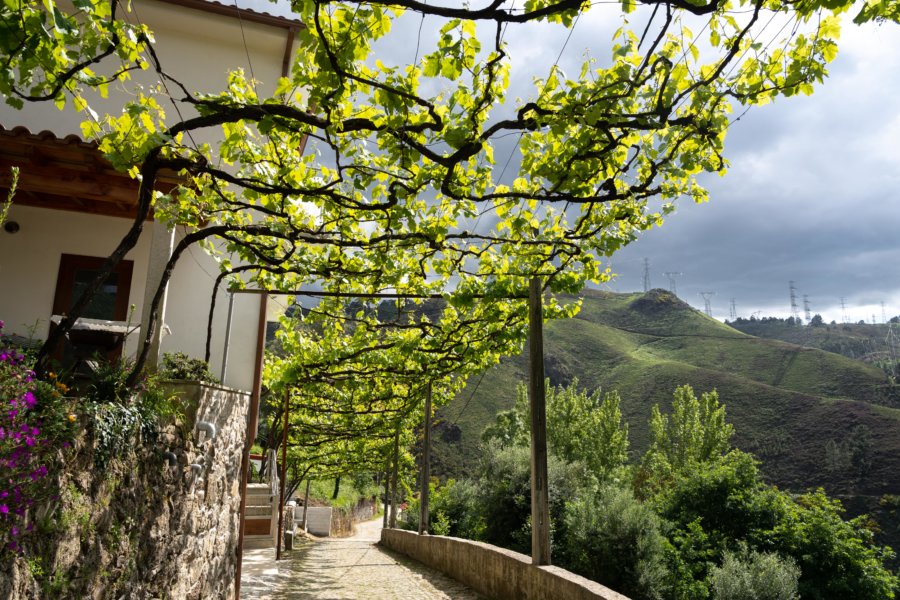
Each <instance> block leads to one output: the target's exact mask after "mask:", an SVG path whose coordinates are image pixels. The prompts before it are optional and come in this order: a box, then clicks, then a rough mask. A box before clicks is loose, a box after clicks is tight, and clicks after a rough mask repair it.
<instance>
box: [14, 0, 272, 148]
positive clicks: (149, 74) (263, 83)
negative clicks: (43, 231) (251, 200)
mask: <svg viewBox="0 0 900 600" xmlns="http://www.w3.org/2000/svg"><path fill="white" fill-rule="evenodd" d="M133 4H134V10H133V11H132V12H131V13H130V14H128V15H126V18H127V19H128V20H130V21H135V22H136V21H137V20H138V19H139V20H140V22H142V23H146V24H147V25H148V26H149V27H150V29H151V30H152V31H153V33H154V37H155V40H156V43H155V44H154V47H155V49H156V52H157V55H158V56H159V59H160V62H161V63H162V65H163V68H164V69H165V71H166V72H167V73H169V74H170V75H172V76H173V77H174V78H175V79H177V80H178V81H180V82H181V83H183V84H184V85H185V87H186V88H187V89H188V90H190V91H191V92H202V93H214V92H220V91H222V90H223V89H225V87H226V85H227V82H228V73H229V72H230V71H233V70H235V69H239V68H240V69H244V71H245V73H246V74H247V76H248V77H249V76H250V73H251V72H252V73H253V75H254V76H255V78H256V79H257V80H258V81H259V82H260V83H259V86H258V92H259V94H260V95H263V96H265V95H267V94H270V93H271V92H272V90H274V89H275V86H276V85H277V83H278V79H279V77H281V65H282V61H283V59H284V50H285V45H286V42H287V35H288V31H287V30H286V29H282V28H279V27H272V26H269V25H264V24H260V23H254V22H251V21H238V19H235V18H233V17H227V16H224V15H217V14H211V13H207V12H203V11H199V10H193V9H190V8H184V7H181V6H177V5H172V4H165V3H162V2H155V1H154V0H140V1H138V2H134V3H133ZM245 41H246V46H245V43H244V42H245ZM104 65H105V68H106V69H107V70H113V69H114V67H115V62H114V61H109V62H108V63H102V64H101V67H100V69H98V70H100V71H103V70H104ZM131 77H132V80H131V81H125V82H124V83H116V84H112V85H111V86H110V90H109V98H106V99H104V98H101V97H100V96H99V94H93V95H88V96H87V97H88V99H89V102H90V104H91V106H92V108H93V109H94V110H95V111H96V112H97V113H99V114H101V115H102V114H104V113H109V114H113V115H119V114H121V113H122V106H123V104H124V102H125V101H127V100H131V99H133V96H134V93H135V92H134V88H135V84H136V83H139V84H141V85H144V86H146V88H147V89H148V90H150V89H152V88H153V86H154V85H155V84H156V82H157V80H158V78H157V75H156V73H155V72H154V71H153V70H152V69H148V70H145V71H135V72H133V73H132V75H131ZM168 88H169V91H170V92H171V93H172V95H173V96H174V97H176V98H180V97H181V95H182V94H181V92H180V90H179V89H178V88H177V86H176V85H174V84H172V83H171V82H170V83H168ZM124 90H128V92H127V94H125V93H123V91H124ZM163 94H164V92H163ZM160 104H161V105H162V107H163V109H164V110H165V111H166V113H167V114H168V113H174V108H173V106H172V104H171V103H170V102H169V101H168V98H167V96H165V95H162V96H161V97H160ZM181 110H182V116H184V117H185V118H189V117H190V116H192V114H195V113H192V111H191V110H190V109H189V108H185V107H182V108H181ZM174 117H176V115H175V114H172V115H171V117H170V120H172V119H173V118H174ZM85 118H86V116H84V115H82V114H80V113H78V112H76V111H74V110H73V109H71V107H70V106H69V107H67V108H66V110H64V111H60V110H58V109H56V108H55V106H54V105H53V103H51V102H39V103H32V104H28V103H26V105H25V108H23V109H22V110H21V111H19V110H16V109H14V108H12V107H10V106H8V105H6V104H5V103H0V124H2V125H3V126H4V127H6V128H7V129H11V128H13V127H14V126H16V125H24V126H26V127H28V129H30V130H31V131H32V132H34V133H36V132H38V131H42V130H45V129H47V130H50V131H52V132H54V133H55V134H56V135H57V136H58V137H65V136H66V135H70V134H75V135H79V136H80V135H81V122H82V121H83V120H85ZM218 138H219V135H218V131H217V130H214V129H211V130H209V131H207V132H199V133H195V134H194V140H195V141H196V142H197V143H203V142H207V143H214V142H215V140H217V139H218ZM186 141H188V140H186Z"/></svg>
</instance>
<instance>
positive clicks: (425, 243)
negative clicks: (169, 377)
mask: <svg viewBox="0 0 900 600" xmlns="http://www.w3.org/2000/svg"><path fill="white" fill-rule="evenodd" d="M648 4H650V5H652V6H653V7H654V10H653V15H652V16H650V17H649V23H648V24H647V25H646V30H645V31H641V30H639V29H638V30H632V29H631V27H630V26H626V27H623V28H622V29H620V30H619V31H618V32H617V33H616V35H615V37H614V39H613V41H612V43H611V48H610V49H609V53H610V55H611V57H612V63H611V64H610V65H609V66H608V67H598V66H597V64H594V63H593V62H592V61H587V62H585V64H584V66H583V69H582V72H581V73H580V75H579V76H578V77H577V78H574V79H569V78H566V77H565V76H564V74H563V73H561V72H560V71H559V70H557V69H553V70H552V72H551V73H549V74H548V75H547V76H546V77H545V78H543V79H541V80H540V81H538V82H537V84H536V88H535V91H534V94H533V97H532V98H531V99H529V100H526V101H522V102H521V103H518V104H517V105H516V106H515V107H514V108H512V109H511V110H510V109H507V110H506V111H505V112H504V111H502V110H500V109H498V108H497V107H502V106H503V103H504V101H505V93H506V89H507V85H508V78H509V75H510V73H509V69H510V60H509V58H510V57H509V56H508V55H507V48H506V46H505V44H504V42H503V30H504V28H505V27H506V26H507V25H510V26H515V24H517V23H525V22H532V21H544V22H547V23H548V24H549V25H550V26H557V27H572V26H573V24H574V23H575V21H576V20H577V18H578V17H579V15H581V14H582V13H584V12H586V11H587V10H589V9H590V5H589V4H587V3H582V2H573V1H571V0H562V1H558V2H552V1H539V2H533V3H529V4H527V5H526V6H525V7H524V9H523V8H521V7H520V8H518V9H516V8H515V7H513V6H511V5H506V4H505V3H493V4H491V5H489V6H486V7H482V8H479V7H460V8H454V7H442V6H430V5H428V4H425V3H420V2H417V1H415V0H407V1H401V2H399V3H396V2H391V3H382V2H380V1H378V0H375V1H369V0H359V1H349V2H344V3H340V2H321V1H315V2H314V1H312V0H304V1H302V2H297V3H294V5H293V9H294V12H295V15H296V17H297V18H298V19H300V20H302V21H303V22H304V23H305V25H306V27H305V29H303V30H302V31H301V33H300V40H299V44H298V45H297V49H296V54H295V61H294V67H293V70H292V72H291V73H290V75H289V76H288V77H285V78H284V79H282V80H281V81H280V82H279V85H278V86H277V91H276V93H275V95H274V96H272V97H270V98H261V97H259V96H257V94H256V93H255V91H254V85H253V82H252V81H251V80H250V79H248V78H247V77H246V75H245V74H243V73H242V72H239V71H238V72H234V73H232V75H231V78H230V82H229V85H228V88H227V89H225V90H222V91H221V93H218V94H210V95H200V94H196V93H194V92H192V91H191V90H190V85H189V83H185V82H178V81H174V80H173V79H172V78H171V77H170V76H169V75H168V74H167V73H166V65H164V64H161V63H160V61H159V59H158V58H157V55H156V54H155V53H154V52H153V46H152V43H151V40H152V32H150V31H148V30H147V29H146V27H143V26H138V25H129V24H127V23H126V22H125V21H124V20H121V19H119V18H118V17H119V16H120V15H119V14H118V12H119V11H120V10H121V9H120V8H119V5H118V4H117V3H115V2H111V3H109V4H107V3H104V2H102V1H100V0H84V1H83V2H78V3H76V8H75V10H74V11H73V12H72V13H67V12H64V11H63V10H61V9H59V8H57V7H55V6H52V5H50V7H49V8H48V7H47V5H44V4H37V3H34V4H32V3H24V2H23V3H7V4H5V5H4V6H3V7H2V8H0V22H2V24H3V27H4V32H5V35H4V36H3V38H4V42H3V45H2V50H3V52H4V56H5V57H6V65H5V66H6V68H5V69H4V70H3V71H2V73H0V93H3V94H4V95H5V96H6V99H7V102H9V103H10V104H12V105H14V106H22V104H23V102H26V101H28V102H37V101H53V102H56V103H57V104H59V105H60V106H63V105H65V104H67V103H71V104H72V105H73V106H74V107H75V108H76V109H79V110H83V111H85V112H86V114H89V111H90V107H89V106H88V100H87V98H88V96H87V94H86V93H85V91H86V90H87V89H90V88H96V89H100V90H101V91H102V90H104V89H105V88H106V87H107V86H108V85H109V83H110V81H120V82H121V81H125V78H126V77H127V75H128V73H129V71H131V70H134V69H138V68H151V69H154V70H156V71H157V72H158V73H159V76H160V78H161V79H162V80H164V81H166V83H167V84H168V85H167V87H168V88H170V89H172V90H175V92H174V93H175V96H174V97H173V98H172V100H173V101H174V102H175V103H176V104H177V105H178V106H179V111H178V113H179V115H184V117H181V116H177V117H175V118H172V117H171V115H167V114H166V113H165V112H164V111H163V109H162V105H163V102H162V100H163V98H161V97H159V96H158V95H154V94H153V93H147V94H143V95H135V97H134V98H133V99H132V100H131V101H129V102H128V103H127V104H126V105H125V106H124V111H123V112H122V113H121V114H115V115H113V114H110V115H98V118H97V119H95V120H94V119H89V120H87V121H85V124H84V134H85V136H87V137H89V138H92V139H96V140H97V141H98V142H99V143H100V147H101V148H102V149H103V150H104V151H105V152H106V154H107V156H108V158H109V159H110V160H111V161H112V162H113V164H115V165H117V166H119V167H121V168H122V169H128V170H131V172H133V173H134V174H136V175H137V174H139V175H140V177H141V191H140V193H139V209H138V214H137V215H136V219H135V222H134V225H133V227H132V229H131V231H130V232H129V233H128V234H127V235H126V236H125V237H124V238H123V240H122V242H121V244H120V245H119V247H118V248H117V249H116V250H115V251H114V252H113V253H112V254H111V257H110V261H109V263H108V265H107V269H106V270H109V269H111V268H112V266H113V265H114V264H115V263H117V262H118V261H119V260H121V258H122V257H123V256H124V254H125V252H127V251H128V250H129V249H130V248H132V247H133V246H134V244H135V243H136V242H137V239H138V238H139V236H140V234H141V229H142V223H143V221H144V219H145V217H146V215H147V214H148V212H149V210H150V209H151V208H152V209H153V210H154V211H155V215H156V218H158V219H162V220H164V221H167V222H169V223H173V224H179V225H186V226H189V227H194V226H197V225H198V224H200V223H208V224H209V226H208V227H206V228H204V229H202V230H197V231H196V232H194V233H192V234H190V235H189V236H188V237H187V238H185V240H184V241H183V242H182V243H180V244H179V246H178V247H177V248H176V249H175V252H174V253H173V255H172V259H171V261H170V262H171V264H172V265H173V266H174V263H176V262H177V261H178V260H179V259H180V257H181V256H182V255H183V254H184V252H185V251H186V249H187V248H189V247H190V246H192V245H196V244H204V245H206V246H207V247H209V242H211V241H213V240H220V241H222V242H224V244H225V246H226V250H227V251H228V252H230V253H233V254H234V255H236V257H237V258H238V259H240V261H243V262H244V263H245V264H244V265H242V266H241V267H240V269H241V271H240V272H242V273H243V274H244V275H245V276H250V277H252V278H253V279H254V282H255V283H257V284H259V285H261V287H266V288H273V287H274V288H281V289H290V288H292V287H295V286H297V285H298V284H300V283H303V282H310V281H316V282H319V283H321V284H322V285H323V286H324V287H325V288H326V289H338V288H339V289H341V290H342V291H344V292H353V291H362V290H365V291H369V292H371V291H376V290H384V289H387V288H395V289H401V290H402V291H404V292H410V293H414V292H418V293H423V292H431V291H438V292H442V291H443V292H448V293H449V289H450V288H449V287H448V282H450V281H452V282H453V284H454V285H455V286H456V287H455V288H454V294H455V295H457V296H459V297H460V298H470V297H471V296H472V295H473V294H482V293H487V294H493V295H495V296H496V297H500V296H503V295H505V294H506V295H508V294H509V293H510V292H512V291H514V290H521V289H523V285H522V282H523V278H527V277H528V276H530V275H532V274H541V275H543V276H545V277H547V278H548V280H549V283H548V286H549V287H550V288H551V289H553V290H554V291H577V290H578V289H580V287H581V286H582V285H583V283H584V282H585V281H588V280H600V279H603V278H605V276H606V275H605V273H604V270H603V268H602V266H601V263H600V259H601V257H603V256H606V255H609V254H611V253H612V252H614V251H615V250H616V249H618V248H619V247H621V246H622V245H623V244H626V243H628V242H629V241H631V240H632V239H634V237H635V236H636V235H637V233H638V232H640V231H642V230H644V229H647V228H649V227H652V226H653V225H656V224H658V223H660V222H661V218H662V216H663V215H664V214H666V213H667V212H669V211H670V210H671V209H672V204H671V202H672V201H673V200H675V199H676V198H679V197H682V196H686V197H690V198H692V199H694V200H696V201H701V200H705V199H706V192H705V191H704V190H703V189H702V188H701V187H700V186H699V185H698V184H697V183H696V181H695V176H696V175H697V174H699V173H701V172H703V171H712V172H724V169H725V167H726V161H725V159H724V156H723V154H722V150H723V139H724V136H725V134H726V132H727V129H728V126H729V123H730V119H729V117H728V114H729V113H730V112H731V110H732V108H733V107H732V102H733V101H736V102H742V103H747V104H762V103H766V102H769V101H771V100H772V99H774V98H775V97H777V96H790V95H794V94H798V93H810V92H811V91H812V85H813V84H814V83H817V82H820V81H821V80H822V79H823V77H824V76H825V73H826V71H825V66H824V65H825V64H826V63H827V62H828V61H829V60H831V59H832V58H833V57H834V55H835V53H836V48H837V46H836V44H835V42H834V39H835V38H836V36H837V34H838V32H839V26H838V22H837V18H836V16H835V15H836V13H838V12H841V11H843V10H845V9H846V8H847V6H849V3H845V2H835V3H828V5H827V6H826V7H823V6H822V5H819V4H818V3H816V2H810V3H804V4H801V5H783V4H780V3H776V2H773V1H771V0H743V1H742V2H740V3H738V5H737V6H732V5H730V4H728V3H724V2H719V1H718V0H716V1H712V2H710V3H708V4H703V3H700V4H696V3H689V2H682V1H681V0H671V1H669V2H662V1H657V0H654V1H652V2H649V3H648ZM404 9H406V10H410V11H414V12H417V13H421V14H423V15H431V16H434V17H436V18H440V19H442V21H443V23H444V25H443V27H442V29H441V35H440V37H439V39H438V41H437V44H436V46H435V47H433V48H423V50H422V52H420V53H419V57H420V58H418V60H417V61H416V62H415V63H414V64H399V65H389V64H384V63H383V62H382V61H381V60H375V58H376V57H375V56H374V52H375V51H374V44H375V43H376V42H377V41H379V40H381V39H382V38H385V37H387V36H389V35H390V33H391V28H392V24H393V23H394V21H395V20H396V19H398V18H400V15H401V13H402V12H403V11H404ZM660 9H662V10H660ZM623 10H624V11H625V12H626V13H627V12H632V11H634V10H636V5H635V4H633V3H630V2H625V3H623ZM735 10H736V11H738V12H740V13H741V14H746V16H745V17H740V18H736V17H735V16H734V15H733V14H732V11H735ZM764 11H775V12H779V11H783V12H785V13H786V15H788V16H790V17H794V18H796V19H797V20H798V27H797V28H790V33H789V34H788V35H787V38H786V39H785V40H784V43H782V42H781V41H779V40H775V39H772V40H769V39H768V38H766V37H763V35H764V33H763V31H764V29H765V27H764V24H763V23H762V19H761V18H760V16H761V14H762V13H763V12H764ZM883 13H884V11H881V12H878V14H873V15H871V16H865V18H880V17H882V16H883ZM694 17H702V18H703V19H708V24H707V26H706V27H705V28H704V29H708V30H709V32H710V37H709V40H708V41H709V51H708V52H707V51H704V52H703V53H701V52H699V50H698V47H697V45H695V42H694V40H693V34H692V33H691V31H690V29H689V24H690V21H691V20H692V19H693V18H694ZM48 22H52V23H53V27H47V26H46V24H47V23H48ZM476 23H484V24H485V25H486V26H489V27H490V28H492V29H493V36H492V38H490V39H489V40H485V41H484V42H483V41H482V40H480V39H479V38H478V37H477V33H478V32H477V27H476ZM639 33H640V34H639ZM751 50H752V52H751ZM603 54H606V51H604V52H603ZM145 57H146V58H145ZM426 82H427V83H428V85H426ZM432 84H436V85H432ZM443 86H446V89H447V91H446V93H443V92H442V93H437V94H428V93H426V90H431V89H434V88H435V87H438V88H439V87H443ZM298 90H306V91H307V94H306V95H301V94H300V93H299V92H298ZM211 127H214V128H220V129H221V132H222V139H223V140H224V141H223V143H222V144H221V145H220V146H219V147H218V148H217V149H216V150H215V151H214V150H212V149H210V148H208V147H194V146H193V145H192V144H191V143H190V134H191V133H192V132H194V131H197V130H200V129H206V128H211ZM511 134H512V135H518V136H520V144H519V146H518V148H519V152H520V154H521V161H520V166H519V170H518V173H517V176H515V177H510V178H509V179H506V178H503V177H501V173H500V172H499V171H498V170H497V168H496V167H495V160H494V156H493V146H492V143H493V141H494V140H496V139H497V138H499V137H501V136H508V135H511ZM307 139H310V140H312V145H313V146H315V147H316V148H317V149H318V150H321V151H326V152H328V153H329V155H331V156H332V157H334V161H333V162H331V163H325V162H322V163H316V162H315V161H314V160H313V159H312V155H302V154H300V153H299V152H296V151H290V150H287V149H289V148H300V147H303V145H304V141H305V140H307ZM370 148H375V149H377V150H375V151H372V150H370ZM223 163H224V164H235V165H236V168H235V169H234V170H230V171H226V170H223V169H220V168H219V167H218V166H217V165H219V164H223ZM561 166H562V167H563V168H560V167H561ZM164 168H168V169H173V170H176V171H180V172H181V173H183V174H184V175H185V176H186V177H188V178H189V180H190V183H189V184H188V185H185V186H182V187H181V188H179V189H178V190H177V193H175V194H171V195H163V196H157V195H156V194H154V193H153V191H152V190H153V184H154V182H155V180H156V178H157V176H158V174H159V172H160V170H161V169H164ZM295 199H301V200H303V201H304V202H306V203H308V204H307V205H305V206H304V205H303V204H301V203H298V202H294V201H292V200H295ZM651 200H654V201H656V200H658V201H659V205H658V207H654V206H656V205H655V204H654V205H651V204H650V201H651ZM310 204H311V205H312V208H310V207H309V205H310ZM247 209H252V211H250V210H247ZM483 213H490V214H491V215H492V217H493V219H492V220H493V222H494V226H493V227H491V228H489V229H487V230H473V229H472V228H470V226H469V225H468V224H467V223H468V221H469V220H470V219H473V218H474V217H476V216H477V215H479V214H483ZM237 262H238V261H236V260H226V261H223V272H225V273H229V274H233V273H235V270H234V268H235V267H234V266H233V265H236V264H237ZM170 271H171V270H170V269H169V270H167V273H169V272H170ZM104 276H105V273H104V274H101V275H100V276H98V279H97V283H96V285H94V286H89V287H88V289H87V290H86V292H85V298H83V299H82V300H81V301H78V302H76V305H75V307H74V308H73V310H72V311H71V314H70V315H69V318H68V319H67V320H65V321H64V322H63V323H62V324H61V326H60V327H59V328H57V329H56V330H55V331H54V333H53V338H58V336H61V335H64V333H65V332H66V331H67V329H68V328H69V327H70V326H71V323H72V320H73V318H74V317H77V316H78V313H79V310H80V309H81V308H82V307H83V306H84V305H86V302H87V300H88V299H89V298H87V297H88V296H90V295H91V294H92V293H93V292H94V291H95V290H96V288H97V287H98V286H99V285H100V283H101V282H102V281H103V277H104ZM167 278H168V277H164V281H163V282H162V283H163V284H164V283H166V280H167ZM232 284H233V285H238V283H237V281H236V280H232ZM158 296H159V297H161V292H160V294H158ZM151 330H152V328H151ZM151 333H152V331H148V332H147V334H148V336H147V337H148V339H149V334H151ZM51 342H52V343H55V339H51V340H48V347H50V346H51ZM139 363H140V360H139Z"/></svg>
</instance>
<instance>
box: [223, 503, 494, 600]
mask: <svg viewBox="0 0 900 600" xmlns="http://www.w3.org/2000/svg"><path fill="white" fill-rule="evenodd" d="M380 537H381V520H380V519H378V520H374V521H368V522H366V523H362V524H360V525H359V526H358V528H357V532H356V534H355V535H354V536H353V537H349V538H329V539H322V540H315V541H312V540H306V541H303V542H302V546H300V547H299V548H296V547H295V549H294V550H292V551H291V552H288V553H286V558H284V559H283V560H281V561H279V562H277V563H276V562H275V560H274V558H275V551H274V550H271V549H269V550H248V551H247V552H245V565H247V563H248V562H250V563H252V564H253V567H252V568H246V566H245V572H244V576H243V577H242V578H241V598H242V599H246V600H256V599H260V600H264V599H265V600H313V599H315V600H353V599H358V598H367V599H368V598H371V599H378V600H381V599H385V600H390V599H394V600H437V599H441V600H479V599H481V596H478V595H477V594H476V593H475V592H473V591H472V590H470V589H469V588H467V587H466V586H464V585H463V584H461V583H459V582H457V581H456V580H454V579H451V578H449V577H447V576H445V575H443V574H442V573H439V572H438V571H434V570H433V569H429V568H428V567H425V566H424V565H422V564H420V563H418V562H416V561H413V560H411V559H408V558H406V557H404V556H402V555H399V554H396V553H394V552H391V551H389V550H386V549H384V548H381V547H380V546H378V545H376V542H377V541H378V540H379V539H380ZM269 554H270V555H271V557H270V558H269V556H268V555H269Z"/></svg>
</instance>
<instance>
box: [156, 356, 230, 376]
mask: <svg viewBox="0 0 900 600" xmlns="http://www.w3.org/2000/svg"><path fill="white" fill-rule="evenodd" d="M159 376H160V377H161V378H162V379H175V380H178V381H202V382H206V383H219V379H218V378H217V377H216V376H215V375H213V374H212V372H210V370H209V364H208V363H207V362H206V361H205V360H200V359H199V358H191V357H190V356H188V355H187V354H185V353H183V352H174V353H170V352H166V353H165V354H163V364H162V369H160V371H159Z"/></svg>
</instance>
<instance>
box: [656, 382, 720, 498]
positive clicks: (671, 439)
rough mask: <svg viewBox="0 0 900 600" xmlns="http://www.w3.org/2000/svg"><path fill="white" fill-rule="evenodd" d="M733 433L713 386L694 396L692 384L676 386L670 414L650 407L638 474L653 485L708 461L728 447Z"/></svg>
mask: <svg viewBox="0 0 900 600" xmlns="http://www.w3.org/2000/svg"><path fill="white" fill-rule="evenodd" d="M733 433H734V427H733V426H732V425H731V424H730V423H726V422H725V406H724V405H720V404H719V394H718V393H716V391H715V390H713V391H711V392H704V393H702V394H701V395H700V398H699V399H697V397H696V396H695V395H694V390H693V388H691V386H689V385H684V386H681V387H679V388H677V389H676V390H675V394H674V396H673V400H672V413H671V415H664V414H662V413H661V412H660V410H659V406H654V407H653V412H652V415H651V417H650V445H649V447H648V448H647V452H646V453H645V454H644V458H643V461H642V470H643V474H642V475H641V477H642V478H646V479H647V480H648V482H649V483H650V485H651V486H656V485H660V484H662V482H663V481H665V480H668V479H671V478H672V477H673V476H677V475H679V474H681V473H685V472H689V471H691V470H692V469H694V468H695V467H697V466H698V465H700V464H703V463H707V462H710V461H712V460H714V459H716V458H718V457H720V456H722V455H724V454H725V453H726V452H727V451H728V449H729V446H730V440H731V436H732V434H733Z"/></svg>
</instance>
